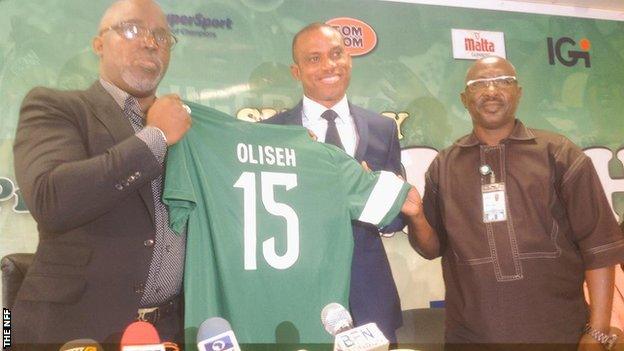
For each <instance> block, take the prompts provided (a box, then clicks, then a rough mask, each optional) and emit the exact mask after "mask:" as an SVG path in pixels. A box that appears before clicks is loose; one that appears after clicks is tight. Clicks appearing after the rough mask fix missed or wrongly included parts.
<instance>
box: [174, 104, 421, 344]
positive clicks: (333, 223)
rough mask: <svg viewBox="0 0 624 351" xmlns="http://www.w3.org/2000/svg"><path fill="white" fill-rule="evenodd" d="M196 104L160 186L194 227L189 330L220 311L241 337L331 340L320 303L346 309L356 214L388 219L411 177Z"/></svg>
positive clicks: (286, 129)
mask: <svg viewBox="0 0 624 351" xmlns="http://www.w3.org/2000/svg"><path fill="white" fill-rule="evenodd" d="M189 105H190V107H191V109H192V111H193V112H192V115H193V127H192V128H191V129H190V130H189V132H188V133H187V134H186V135H185V137H184V138H183V139H182V140H181V141H180V142H178V143H177V144H176V145H174V146H173V147H171V148H170V150H169V154H168V157H167V167H166V176H165V189H164V193H163V199H164V202H165V203H166V204H167V205H168V206H169V213H170V223H171V226H172V228H173V229H174V230H175V231H176V232H178V233H179V232H181V231H184V229H185V227H186V235H187V236H188V237H187V248H186V266H185V276H184V299H185V306H186V307H185V328H187V330H189V328H197V327H199V325H200V324H201V323H202V322H203V321H204V320H206V319H207V318H210V317H214V316H219V317H223V318H225V319H226V320H228V321H229V322H230V323H231V325H232V329H233V331H234V333H235V334H236V337H237V338H238V340H239V342H241V343H280V342H282V343H283V342H286V343H296V342H300V343H326V342H331V337H330V335H329V334H328V333H327V332H325V330H324V329H323V326H322V324H321V321H320V312H321V309H322V308H323V307H324V306H325V305H327V304H328V303H331V302H338V303H340V304H342V305H343V306H348V304H347V301H348V293H349V276H350V266H351V256H352V252H353V237H352V231H351V221H352V220H360V221H364V222H368V223H372V224H375V225H379V226H383V225H385V224H387V223H389V222H390V221H391V220H392V219H393V218H394V217H396V216H397V215H398V213H399V211H400V208H401V205H402V204H403V202H404V200H405V198H406V196H407V192H408V190H409V185H408V184H406V183H404V182H402V181H401V180H399V179H398V178H397V177H396V176H395V175H393V174H390V173H387V172H379V173H377V172H373V173H368V172H365V171H364V170H363V169H362V167H361V166H360V164H358V163H357V162H356V161H355V160H354V159H353V158H351V157H350V156H348V155H347V154H345V153H344V152H343V151H342V150H340V149H338V148H336V147H334V146H332V145H327V144H323V143H319V142H315V141H313V140H312V139H311V138H310V136H309V135H308V133H307V131H306V130H305V129H304V128H302V127H296V126H277V125H266V124H255V123H249V122H243V121H239V120H236V119H234V118H233V117H231V116H228V115H225V114H223V113H221V112H218V111H216V110H213V109H210V108H208V107H205V106H201V105H197V104H189ZM191 330H192V329H191ZM192 337H194V336H192ZM187 341H189V342H190V341H192V340H187Z"/></svg>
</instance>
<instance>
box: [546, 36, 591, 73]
mask: <svg viewBox="0 0 624 351" xmlns="http://www.w3.org/2000/svg"><path fill="white" fill-rule="evenodd" d="M547 45H548V62H549V63H550V64H551V65H555V59H557V61H559V63H561V64H562V65H564V66H568V67H572V66H575V65H576V64H577V63H578V61H579V60H582V61H583V62H584V63H585V67H586V68H589V67H591V62H590V59H589V49H590V48H591V42H590V41H589V39H586V38H583V39H581V40H580V41H579V43H578V47H579V48H580V49H581V50H566V49H567V48H574V47H576V45H577V44H576V41H574V39H572V38H568V37H561V38H559V39H557V41H555V40H554V39H553V38H550V37H549V38H547Z"/></svg>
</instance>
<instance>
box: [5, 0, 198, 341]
mask: <svg viewBox="0 0 624 351" xmlns="http://www.w3.org/2000/svg"><path fill="white" fill-rule="evenodd" d="M175 41H176V39H175V37H174V36H173V35H172V34H171V32H170V30H169V27H168V24H167V20H166V18H165V15H164V13H163V12H162V10H161V9H160V7H159V6H158V5H157V4H156V3H154V2H152V1H150V0H125V1H118V2H116V3H114V4H113V5H112V6H111V7H110V8H109V9H108V10H107V11H106V13H105V14H104V16H103V17H102V20H101V23H100V26H99V32H98V35H97V36H96V37H95V38H94V40H93V49H94V51H95V53H96V54H97V55H98V56H99V58H100V67H99V68H100V79H99V80H98V81H96V82H95V83H94V84H93V85H92V86H91V87H90V88H89V89H87V90H84V91H58V90H52V89H47V88H35V89H33V90H32V91H31V92H30V93H29V94H28V95H27V96H26V97H25V99H24V101H23V104H22V108H21V111H20V120H19V124H18V128H17V134H16V137H15V145H14V159H15V173H16V177H17V180H18V183H19V185H20V188H21V189H22V191H23V194H24V199H25V201H26V203H27V205H28V207H29V209H30V212H31V214H32V215H33V217H34V218H35V220H36V221H37V224H38V229H39V246H38V248H37V252H36V254H35V259H34V262H33V265H32V266H31V268H30V270H29V271H28V274H27V276H26V278H25V280H24V283H23V285H22V287H21V289H20V291H19V293H18V296H17V299H16V302H15V306H14V310H13V317H14V337H15V341H16V342H17V343H18V344H30V345H29V346H27V347H26V348H27V349H29V350H30V349H36V348H48V347H53V345H54V344H60V343H63V342H66V341H68V340H72V339H79V338H93V339H95V340H97V341H99V342H105V341H109V342H110V341H112V342H114V341H118V340H116V339H118V338H119V336H120V334H121V332H122V331H123V329H124V328H125V326H127V325H128V324H129V323H131V322H133V321H135V320H137V319H142V320H147V321H149V322H152V323H153V324H155V325H156V327H157V328H158V330H159V332H160V334H161V337H162V338H163V339H164V340H172V338H174V337H175V336H176V335H178V334H179V333H181V331H182V321H181V318H180V317H181V306H180V304H181V298H180V293H181V287H182V271H183V264H184V249H185V247H184V246H185V238H184V236H177V235H175V234H174V233H173V232H171V231H170V230H169V229H168V228H169V226H168V214H167V210H166V208H165V207H164V205H163V204H162V202H161V200H160V192H161V189H162V177H161V175H162V171H163V159H164V157H165V154H166V150H167V146H168V145H172V144H175V143H176V142H177V141H178V140H180V138H182V136H183V135H184V134H185V133H186V131H187V130H188V128H189V127H190V116H189V113H188V112H187V111H186V109H185V107H184V105H183V104H182V102H181V101H180V99H179V97H177V96H174V95H169V96H163V97H160V98H156V96H155V92H156V88H157V86H158V83H159V82H160V80H161V78H162V77H163V75H164V74H165V72H166V70H167V66H168V63H169V56H170V50H171V48H172V46H173V44H175Z"/></svg>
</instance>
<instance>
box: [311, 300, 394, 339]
mask: <svg viewBox="0 0 624 351" xmlns="http://www.w3.org/2000/svg"><path fill="white" fill-rule="evenodd" d="M321 321H322V322H323V326H324V327H325V330H327V332H329V333H330V334H331V335H333V336H334V337H335V339H334V351H388V348H389V346H390V343H389V342H388V339H386V337H385V336H384V335H383V333H382V332H381V330H379V328H378V327H377V324H375V323H368V324H365V325H361V326H359V327H356V328H353V319H352V318H351V314H349V312H348V311H347V310H346V308H344V307H343V306H342V305H340V304H338V303H335V302H334V303H330V304H329V305H327V306H325V307H324V308H323V310H322V311H321Z"/></svg>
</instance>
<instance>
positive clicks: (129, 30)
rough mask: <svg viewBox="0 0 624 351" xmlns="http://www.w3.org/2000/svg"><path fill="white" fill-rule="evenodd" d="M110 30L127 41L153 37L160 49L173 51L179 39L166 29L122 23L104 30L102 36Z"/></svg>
mask: <svg viewBox="0 0 624 351" xmlns="http://www.w3.org/2000/svg"><path fill="white" fill-rule="evenodd" d="M109 30H114V31H115V32H117V34H119V35H120V36H121V37H123V38H125V39H126V40H136V39H148V38H149V36H151V37H152V38H153V39H154V42H155V43H156V45H158V47H160V48H167V49H171V48H173V46H174V45H175V44H176V43H177V42H178V38H176V37H175V35H173V34H171V32H169V31H168V30H166V29H164V28H155V29H148V28H146V27H144V26H142V25H140V24H137V23H132V22H121V23H119V24H117V25H115V26H110V27H108V28H104V29H102V30H101V31H100V35H101V34H102V33H104V32H106V31H109Z"/></svg>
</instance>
